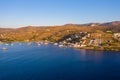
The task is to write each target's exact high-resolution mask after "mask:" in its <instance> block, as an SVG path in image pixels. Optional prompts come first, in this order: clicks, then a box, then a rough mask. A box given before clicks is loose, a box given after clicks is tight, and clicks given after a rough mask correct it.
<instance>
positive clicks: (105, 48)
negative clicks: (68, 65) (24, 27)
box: [1, 41, 120, 51]
mask: <svg viewBox="0 0 120 80" xmlns="http://www.w3.org/2000/svg"><path fill="white" fill-rule="evenodd" d="M11 43H36V44H38V45H39V44H43V43H44V44H46V43H47V44H50V43H52V44H53V45H54V44H56V43H55V42H50V41H47V42H45V41H39V42H38V41H30V42H26V41H15V42H2V43H1V44H11ZM54 46H58V47H63V48H69V47H71V48H76V49H84V50H95V51H120V46H84V47H81V46H79V47H74V46H71V45H62V44H59V43H57V45H54Z"/></svg>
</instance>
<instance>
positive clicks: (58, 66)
mask: <svg viewBox="0 0 120 80" xmlns="http://www.w3.org/2000/svg"><path fill="white" fill-rule="evenodd" d="M3 47H7V48H8V50H6V51H3V50H0V80H120V52H110V51H86V50H77V49H72V48H59V47H57V46H54V45H52V44H49V45H41V46H37V45H36V44H32V45H31V46H29V45H27V43H14V45H13V46H11V45H4V44H1V45H0V49H1V48H3Z"/></svg>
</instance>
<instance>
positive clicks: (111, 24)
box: [101, 21, 120, 26]
mask: <svg viewBox="0 0 120 80" xmlns="http://www.w3.org/2000/svg"><path fill="white" fill-rule="evenodd" d="M101 26H120V21H113V22H107V23H102V24H101Z"/></svg>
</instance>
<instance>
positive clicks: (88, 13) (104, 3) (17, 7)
mask: <svg viewBox="0 0 120 80" xmlns="http://www.w3.org/2000/svg"><path fill="white" fill-rule="evenodd" d="M111 21H120V0H0V27H3V28H4V27H8V28H17V27H23V26H30V25H31V26H54V25H64V24H69V23H72V24H84V23H90V22H101V23H102V22H111Z"/></svg>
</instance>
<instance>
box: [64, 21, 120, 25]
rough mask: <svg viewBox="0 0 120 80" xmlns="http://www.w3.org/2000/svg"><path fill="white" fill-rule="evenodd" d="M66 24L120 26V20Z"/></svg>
mask: <svg viewBox="0 0 120 80" xmlns="http://www.w3.org/2000/svg"><path fill="white" fill-rule="evenodd" d="M65 26H120V21H113V22H106V23H86V24H66V25H65Z"/></svg>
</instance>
